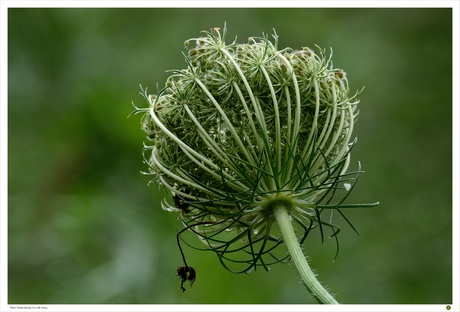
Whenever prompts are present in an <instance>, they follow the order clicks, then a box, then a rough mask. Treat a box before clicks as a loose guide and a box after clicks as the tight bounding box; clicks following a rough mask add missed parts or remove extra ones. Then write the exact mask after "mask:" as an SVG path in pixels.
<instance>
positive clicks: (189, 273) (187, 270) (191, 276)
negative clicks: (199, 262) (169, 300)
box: [176, 266, 196, 292]
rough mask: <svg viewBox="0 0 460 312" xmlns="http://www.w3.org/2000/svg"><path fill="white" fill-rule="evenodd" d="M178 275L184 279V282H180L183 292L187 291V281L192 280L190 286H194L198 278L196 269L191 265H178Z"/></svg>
mask: <svg viewBox="0 0 460 312" xmlns="http://www.w3.org/2000/svg"><path fill="white" fill-rule="evenodd" d="M176 275H177V276H180V278H181V279H182V282H181V284H180V288H181V289H182V292H184V291H185V288H184V282H185V281H190V287H192V285H193V282H194V281H195V279H196V272H195V269H194V268H192V267H191V266H183V267H178V268H177V271H176Z"/></svg>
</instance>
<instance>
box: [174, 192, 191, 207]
mask: <svg viewBox="0 0 460 312" xmlns="http://www.w3.org/2000/svg"><path fill="white" fill-rule="evenodd" d="M172 199H173V201H174V204H175V205H176V208H179V209H182V210H185V209H187V208H188V206H189V204H187V202H186V201H185V200H183V199H182V198H180V197H179V196H177V195H174V196H173V198H172Z"/></svg>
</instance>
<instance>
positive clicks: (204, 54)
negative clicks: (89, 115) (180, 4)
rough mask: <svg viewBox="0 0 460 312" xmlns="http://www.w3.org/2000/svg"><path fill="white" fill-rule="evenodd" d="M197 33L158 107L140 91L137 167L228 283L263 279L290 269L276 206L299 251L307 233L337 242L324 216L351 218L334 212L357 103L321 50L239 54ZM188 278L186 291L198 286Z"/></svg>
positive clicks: (251, 49)
mask: <svg viewBox="0 0 460 312" xmlns="http://www.w3.org/2000/svg"><path fill="white" fill-rule="evenodd" d="M203 33H204V36H203V37H200V38H196V39H190V40H187V41H186V42H185V46H186V48H187V53H184V56H185V62H186V65H187V68H185V69H183V70H173V71H171V73H172V74H171V76H170V77H169V78H168V80H167V82H166V85H165V87H164V88H163V89H161V90H159V92H158V93H157V94H156V95H149V94H148V93H147V90H143V95H144V96H145V98H146V99H147V101H148V103H149V107H148V108H145V109H140V108H137V107H136V111H135V112H141V111H142V112H144V113H145V114H144V116H143V118H142V129H143V130H144V131H145V132H146V133H147V136H148V138H149V140H150V144H148V145H146V146H145V148H144V158H145V162H146V163H147V164H148V165H149V167H150V173H151V174H152V175H153V176H154V179H153V180H152V181H153V182H157V183H159V185H161V186H162V187H164V188H165V189H166V190H167V191H168V192H170V194H171V195H172V201H171V200H169V201H167V200H165V201H164V202H163V208H164V209H165V210H167V211H173V212H177V213H179V216H180V219H181V220H182V222H183V224H184V225H185V227H186V229H188V230H190V231H192V232H194V233H195V234H197V236H198V237H199V239H200V240H201V241H202V242H203V243H204V246H201V247H195V248H198V249H203V250H212V251H214V252H216V253H217V255H218V258H219V259H220V261H221V262H222V264H223V265H224V266H225V267H226V268H227V269H229V270H230V271H233V272H249V271H250V270H252V269H254V268H256V267H257V266H263V267H264V268H265V269H268V266H269V265H270V264H272V263H276V262H285V261H287V260H288V256H286V254H285V250H284V249H282V250H281V251H280V252H279V253H278V254H277V252H276V251H277V248H276V247H277V246H278V245H280V244H281V243H282V239H281V238H280V234H279V231H278V230H277V228H276V223H275V222H274V221H273V216H272V213H271V209H270V207H271V203H272V202H273V200H278V201H279V200H281V201H283V203H284V204H285V205H286V207H289V215H290V216H291V218H292V220H293V223H294V224H295V226H296V233H297V234H298V240H299V242H300V243H302V242H303V241H304V239H305V238H306V236H307V235H308V233H309V232H310V230H311V229H314V228H319V229H320V231H321V236H322V237H323V231H324V229H326V228H329V230H330V231H331V234H330V235H331V236H334V237H335V236H336V234H337V233H338V231H339V229H338V227H337V226H336V225H334V224H332V223H330V218H331V215H330V214H331V213H332V212H334V211H338V213H340V215H341V216H343V217H344V218H345V216H344V215H343V213H342V211H341V208H349V207H357V206H359V205H346V204H343V201H344V200H345V198H346V197H347V196H348V193H349V192H350V190H351V189H352V188H353V186H354V184H355V182H356V178H357V175H359V171H358V172H352V173H347V172H346V170H347V168H348V165H349V162H350V149H351V147H352V145H353V142H352V138H351V137H352V131H353V124H354V122H355V118H356V115H357V109H356V107H357V105H356V104H357V102H358V101H357V100H355V99H356V96H357V95H358V93H357V94H355V95H354V96H351V97H350V96H349V88H348V82H347V77H346V73H345V72H344V71H343V70H341V69H335V68H333V67H332V62H331V59H330V57H329V58H328V57H326V54H325V51H323V50H321V49H319V48H318V52H314V50H312V49H310V48H302V49H300V50H293V49H290V48H286V49H283V50H278V47H277V45H278V36H277V35H276V33H275V34H274V35H273V38H274V40H273V41H274V42H272V41H270V40H269V39H268V38H265V37H261V38H249V42H248V43H245V44H238V43H236V42H233V43H231V44H226V43H225V37H226V29H223V32H222V34H221V32H220V31H219V29H216V28H215V29H213V30H211V31H206V32H203ZM345 183H346V184H347V190H345V187H344V184H345ZM337 193H341V194H342V195H341V199H340V200H335V199H334V197H335V196H334V195H336V194H337ZM324 211H327V212H328V216H327V217H326V218H324V219H323V218H322V217H321V215H322V213H323V212H324ZM326 219H327V220H326ZM345 220H347V219H346V218H345ZM347 222H348V220H347ZM350 225H351V224H350ZM181 233H183V231H181ZM178 241H179V240H178ZM229 263H232V264H233V265H234V267H233V266H230V265H229ZM186 267H187V268H188V266H187V265H186ZM187 272H188V271H187ZM187 272H185V270H184V269H182V271H181V272H179V273H180V275H181V276H182V278H183V282H184V278H185V280H187V279H190V280H192V279H193V280H194V279H195V272H194V271H193V276H192V277H189V276H188V275H186V273H187ZM179 273H178V274H179ZM189 273H190V272H189Z"/></svg>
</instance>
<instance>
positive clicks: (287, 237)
mask: <svg viewBox="0 0 460 312" xmlns="http://www.w3.org/2000/svg"><path fill="white" fill-rule="evenodd" d="M287 210H288V208H287V207H285V206H284V205H282V204H281V205H277V206H276V207H274V210H273V213H274V215H275V219H276V222H277V224H278V228H279V229H280V231H281V235H282V236H283V240H284V244H285V245H286V247H287V249H288V252H289V254H290V255H291V258H292V260H293V261H294V263H295V266H296V268H297V271H298V272H299V274H300V276H301V278H302V281H303V283H304V285H305V287H306V288H307V290H308V291H309V292H310V294H311V295H312V296H313V298H315V299H316V301H318V303H324V304H338V302H337V301H336V300H335V299H334V297H332V295H331V294H330V293H329V292H328V291H327V290H326V289H325V288H324V287H323V285H321V284H320V282H319V281H318V280H317V279H316V277H315V274H314V273H313V272H312V270H311V269H310V266H309V265H308V262H307V259H306V258H305V255H304V254H303V252H302V249H301V248H300V244H299V242H298V241H297V238H296V236H295V233H294V228H293V227H292V223H291V220H290V218H289V214H288V211H287Z"/></svg>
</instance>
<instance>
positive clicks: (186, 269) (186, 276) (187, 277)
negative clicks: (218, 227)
mask: <svg viewBox="0 0 460 312" xmlns="http://www.w3.org/2000/svg"><path fill="white" fill-rule="evenodd" d="M173 199H174V198H173ZM176 206H177V205H176ZM187 206H188V205H187ZM178 208H179V207H178ZM213 223H216V222H212V221H210V222H198V223H195V224H194V226H195V225H202V224H208V225H209V224H213ZM188 229H189V228H188V226H187V227H186V228H184V229H182V230H180V231H179V233H177V246H179V251H180V254H181V255H182V260H183V261H184V266H181V267H178V268H177V271H176V275H177V276H180V278H181V279H182V281H181V284H180V288H181V289H182V292H184V291H185V288H184V282H185V281H190V287H192V285H193V283H194V282H195V280H196V271H195V269H194V268H192V267H191V266H188V265H187V261H186V260H185V256H184V252H183V251H182V247H181V245H180V235H181V234H182V232H184V231H186V230H188Z"/></svg>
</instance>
